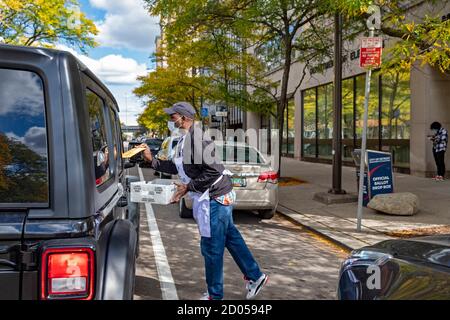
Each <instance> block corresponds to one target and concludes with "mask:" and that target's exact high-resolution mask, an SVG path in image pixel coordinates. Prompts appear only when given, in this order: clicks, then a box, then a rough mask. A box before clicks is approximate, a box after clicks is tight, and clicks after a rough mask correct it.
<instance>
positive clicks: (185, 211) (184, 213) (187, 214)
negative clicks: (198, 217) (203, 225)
mask: <svg viewBox="0 0 450 320" xmlns="http://www.w3.org/2000/svg"><path fill="white" fill-rule="evenodd" d="M179 215H180V218H183V219H190V218H193V217H194V213H193V212H192V209H189V208H188V207H186V201H185V200H184V198H183V199H181V200H180V210H179Z"/></svg>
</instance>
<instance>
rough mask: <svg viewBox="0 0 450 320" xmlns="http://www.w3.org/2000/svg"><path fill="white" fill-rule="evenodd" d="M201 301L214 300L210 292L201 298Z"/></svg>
mask: <svg viewBox="0 0 450 320" xmlns="http://www.w3.org/2000/svg"><path fill="white" fill-rule="evenodd" d="M200 300H212V298H211V296H210V295H209V293H208V292H204V293H203V296H202V297H201V298H200Z"/></svg>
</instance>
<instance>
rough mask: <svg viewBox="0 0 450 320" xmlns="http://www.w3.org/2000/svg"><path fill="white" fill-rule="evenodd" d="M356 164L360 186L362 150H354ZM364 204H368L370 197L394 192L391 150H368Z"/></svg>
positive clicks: (365, 165) (365, 164)
mask: <svg viewBox="0 0 450 320" xmlns="http://www.w3.org/2000/svg"><path fill="white" fill-rule="evenodd" d="M353 158H354V160H355V165H356V177H357V180H356V181H357V186H358V187H359V164H360V161H361V150H360V149H356V150H355V151H354V152H353ZM364 160H365V161H364V162H365V163H364V167H365V170H364V188H363V195H364V196H363V205H364V206H367V204H368V203H369V201H370V199H372V198H373V197H374V196H376V195H377V194H384V193H393V192H394V178H393V173H392V172H393V171H392V155H391V154H390V153H389V152H381V151H374V150H367V152H366V157H365V159H364Z"/></svg>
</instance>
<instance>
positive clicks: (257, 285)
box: [246, 273, 269, 300]
mask: <svg viewBox="0 0 450 320" xmlns="http://www.w3.org/2000/svg"><path fill="white" fill-rule="evenodd" d="M268 280H269V276H268V275H267V274H265V273H263V274H262V276H261V277H259V279H258V280H256V281H252V280H248V282H247V285H246V288H247V297H246V298H247V300H251V299H254V298H255V297H256V296H257V295H258V293H260V292H261V290H262V288H264V286H265V285H266V283H267V281H268Z"/></svg>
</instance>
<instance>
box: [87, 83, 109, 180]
mask: <svg viewBox="0 0 450 320" xmlns="http://www.w3.org/2000/svg"><path fill="white" fill-rule="evenodd" d="M86 99H87V105H88V108H89V118H90V124H91V139H92V148H93V150H92V151H93V155H94V168H95V184H96V185H97V186H100V185H102V184H103V183H105V182H106V181H108V180H109V178H110V177H111V176H112V175H111V172H110V169H109V150H108V140H107V135H106V123H105V115H104V104H103V99H101V98H100V97H99V96H98V95H97V94H95V93H94V92H92V91H91V90H89V89H87V90H86Z"/></svg>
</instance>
